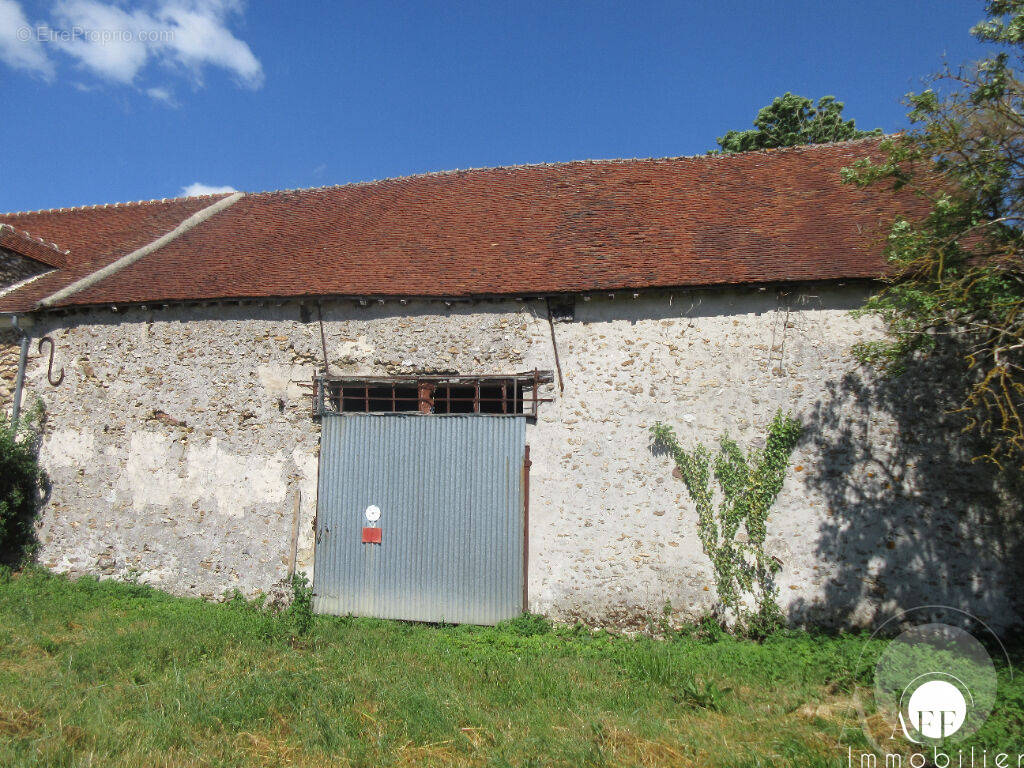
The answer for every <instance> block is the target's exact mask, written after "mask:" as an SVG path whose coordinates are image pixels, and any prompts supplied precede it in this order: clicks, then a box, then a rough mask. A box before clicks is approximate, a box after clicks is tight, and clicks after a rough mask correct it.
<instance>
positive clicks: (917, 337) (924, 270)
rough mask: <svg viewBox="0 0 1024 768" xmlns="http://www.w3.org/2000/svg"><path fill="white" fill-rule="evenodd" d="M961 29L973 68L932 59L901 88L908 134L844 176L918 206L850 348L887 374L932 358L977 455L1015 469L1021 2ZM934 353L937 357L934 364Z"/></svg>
mask: <svg viewBox="0 0 1024 768" xmlns="http://www.w3.org/2000/svg"><path fill="white" fill-rule="evenodd" d="M985 8H986V11H987V15H988V18H987V19H986V20H985V21H983V22H981V23H980V24H978V25H977V26H975V27H974V28H973V29H972V30H971V31H972V33H973V34H974V36H975V37H977V38H978V39H979V40H981V41H983V42H986V43H992V44H995V45H996V46H997V47H996V48H995V49H994V52H993V54H992V55H991V56H990V57H989V58H986V59H984V60H982V61H980V62H978V63H977V64H975V65H972V66H970V67H961V68H958V69H952V68H950V67H946V68H945V69H943V70H942V71H940V72H939V73H937V74H935V75H933V76H932V79H931V82H930V83H929V85H930V86H931V87H929V88H928V89H926V90H924V91H923V92H921V93H912V94H909V95H908V96H907V102H908V106H909V107H910V108H911V111H910V113H909V117H910V120H911V129H910V130H908V131H906V132H904V133H902V134H900V135H897V136H894V137H890V138H888V139H886V140H885V141H884V142H883V143H882V149H883V150H884V151H885V152H886V153H887V156H886V157H885V159H884V160H882V161H870V160H862V161H860V162H858V163H856V164H854V166H853V167H851V168H848V169H845V170H844V176H845V178H846V180H847V181H849V182H851V183H854V184H857V185H861V186H864V185H869V184H879V183H886V184H895V186H896V187H903V188H907V189H912V190H914V191H915V192H916V193H917V194H918V195H920V196H922V197H924V198H925V199H926V200H927V201H928V209H929V210H928V213H927V215H925V216H923V217H917V218H915V219H914V220H908V219H900V220H897V221H896V222H895V224H894V225H893V227H892V229H891V231H890V233H889V236H888V240H887V245H886V247H887V254H888V257H889V260H890V262H891V264H892V270H891V273H890V275H889V276H888V278H887V283H886V286H885V287H884V289H883V290H882V291H881V292H879V293H878V294H877V295H875V296H874V297H873V298H871V300H870V301H869V303H868V305H867V311H869V312H873V313H876V314H877V315H878V316H880V317H881V318H882V319H883V320H884V322H885V324H886V325H887V327H888V330H889V332H890V334H889V338H888V339H887V340H885V341H880V342H872V343H866V344H862V345H860V346H859V347H858V348H857V352H858V354H859V356H860V357H861V359H862V360H864V361H865V362H868V363H871V364H874V365H877V366H878V367H879V368H881V369H883V370H889V371H895V372H899V371H900V370H901V369H903V368H905V367H906V365H907V364H908V363H909V362H910V361H911V360H915V361H917V362H921V361H924V362H929V361H930V362H940V361H941V364H942V366H943V375H944V376H946V377H955V380H956V382H957V384H958V385H959V388H958V393H957V395H956V400H957V402H953V403H942V404H939V407H947V408H952V409H955V410H959V411H960V412H962V414H963V415H964V417H965V420H964V428H965V430H967V431H970V432H973V433H974V434H975V436H977V437H980V438H981V440H980V442H979V443H978V444H979V445H981V446H982V447H981V449H980V450H978V451H976V453H977V454H978V455H979V457H986V458H989V459H992V460H994V461H996V462H997V463H999V464H1001V465H1003V464H1004V463H1005V462H1007V461H1008V462H1010V463H1011V464H1012V465H1014V466H1016V467H1024V231H1022V223H1024V84H1022V82H1021V80H1020V79H1019V76H1018V73H1017V72H1016V71H1014V69H1013V68H1012V67H1011V63H1015V64H1016V65H1017V66H1018V68H1019V66H1020V64H1021V63H1022V60H1024V55H1022V54H1024V1H1022V0H991V1H990V2H988V3H986V6H985ZM947 361H948V364H947Z"/></svg>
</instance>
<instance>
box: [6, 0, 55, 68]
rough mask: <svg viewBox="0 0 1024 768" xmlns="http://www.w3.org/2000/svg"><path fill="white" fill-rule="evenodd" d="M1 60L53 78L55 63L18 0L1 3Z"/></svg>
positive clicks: (7, 0)
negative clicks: (48, 55)
mask: <svg viewBox="0 0 1024 768" xmlns="http://www.w3.org/2000/svg"><path fill="white" fill-rule="evenodd" d="M0 61H3V62H5V63H6V64H8V65H10V66H12V67H14V68H15V69H27V70H28V71H30V72H34V73H35V74H39V75H42V76H43V77H44V78H46V79H47V80H49V79H51V78H52V77H53V73H54V68H53V62H52V61H50V60H49V58H47V56H46V51H44V50H43V44H42V43H41V42H40V41H39V39H38V38H37V36H36V34H35V28H34V27H33V26H32V25H30V24H29V23H28V19H27V18H26V17H25V13H24V11H22V10H21V6H20V5H18V3H16V2H15V0H0Z"/></svg>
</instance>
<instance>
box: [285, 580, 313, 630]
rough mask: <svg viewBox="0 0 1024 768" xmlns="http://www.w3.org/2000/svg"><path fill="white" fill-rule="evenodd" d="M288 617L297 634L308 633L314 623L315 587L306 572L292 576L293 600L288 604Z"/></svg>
mask: <svg viewBox="0 0 1024 768" xmlns="http://www.w3.org/2000/svg"><path fill="white" fill-rule="evenodd" d="M288 617H289V618H290V619H291V622H292V631H293V633H294V634H295V635H296V636H302V635H304V634H306V633H307V632H309V628H310V627H311V626H312V625H313V587H312V586H310V584H309V579H307V578H306V576H305V574H302V573H296V574H295V575H294V576H292V602H291V604H290V605H289V606H288Z"/></svg>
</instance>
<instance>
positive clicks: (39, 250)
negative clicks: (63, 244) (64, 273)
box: [0, 223, 67, 268]
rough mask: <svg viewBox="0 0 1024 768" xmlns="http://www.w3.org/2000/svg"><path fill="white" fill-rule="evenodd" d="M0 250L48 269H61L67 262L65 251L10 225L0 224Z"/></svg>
mask: <svg viewBox="0 0 1024 768" xmlns="http://www.w3.org/2000/svg"><path fill="white" fill-rule="evenodd" d="M0 248H3V249H4V250H7V251H11V252H12V253H16V254H18V255H19V256H24V257H26V258H29V259H33V260H35V261H38V262H41V263H43V264H45V265H47V266H48V267H54V268H57V267H63V266H65V264H66V260H67V251H62V250H61V249H60V248H59V247H58V246H57V245H56V244H54V243H48V242H46V241H45V240H43V239H42V238H38V237H32V235H30V234H29V233H28V232H22V231H21V230H20V229H16V228H14V227H12V226H11V225H10V224H3V223H0Z"/></svg>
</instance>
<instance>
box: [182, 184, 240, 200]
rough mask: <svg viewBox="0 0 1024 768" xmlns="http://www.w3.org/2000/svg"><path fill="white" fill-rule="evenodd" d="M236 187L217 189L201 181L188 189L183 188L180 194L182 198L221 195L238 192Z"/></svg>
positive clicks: (190, 185)
mask: <svg viewBox="0 0 1024 768" xmlns="http://www.w3.org/2000/svg"><path fill="white" fill-rule="evenodd" d="M237 191H238V190H237V189H235V188H234V187H215V186H212V185H210V184H203V183H202V182H201V181H196V182H193V183H192V184H189V185H188V186H187V187H182V188H181V192H179V193H178V194H179V195H180V196H181V197H199V196H200V195H220V194H223V193H225V192H237Z"/></svg>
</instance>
